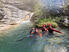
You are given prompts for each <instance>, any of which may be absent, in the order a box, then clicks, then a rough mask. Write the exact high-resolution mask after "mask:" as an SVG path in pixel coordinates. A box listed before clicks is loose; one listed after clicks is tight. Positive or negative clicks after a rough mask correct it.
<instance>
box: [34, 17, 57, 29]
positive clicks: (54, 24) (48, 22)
mask: <svg viewBox="0 0 69 52" xmlns="http://www.w3.org/2000/svg"><path fill="white" fill-rule="evenodd" d="M44 24H45V25H46V26H49V25H48V24H52V27H54V28H56V27H57V26H58V25H57V23H56V22H55V20H53V19H50V18H49V19H45V18H44V19H43V18H41V19H39V20H38V22H37V23H36V24H35V26H38V27H42V26H43V25H44Z"/></svg>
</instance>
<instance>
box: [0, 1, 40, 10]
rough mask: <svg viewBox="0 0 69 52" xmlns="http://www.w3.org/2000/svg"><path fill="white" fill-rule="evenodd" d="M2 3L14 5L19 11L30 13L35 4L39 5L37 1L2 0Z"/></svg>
mask: <svg viewBox="0 0 69 52" xmlns="http://www.w3.org/2000/svg"><path fill="white" fill-rule="evenodd" d="M1 1H2V3H4V4H9V5H14V6H15V7H17V8H19V9H23V10H29V11H32V10H33V7H34V4H36V3H37V0H1ZM38 2H39V0H38Z"/></svg>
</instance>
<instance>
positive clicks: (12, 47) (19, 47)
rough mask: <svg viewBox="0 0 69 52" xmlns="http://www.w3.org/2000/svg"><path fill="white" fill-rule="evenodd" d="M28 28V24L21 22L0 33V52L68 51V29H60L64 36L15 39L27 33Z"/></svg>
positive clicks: (29, 27)
mask: <svg viewBox="0 0 69 52" xmlns="http://www.w3.org/2000/svg"><path fill="white" fill-rule="evenodd" d="M30 29H31V26H30V25H27V24H25V25H24V24H23V25H21V26H20V27H18V28H17V29H14V30H12V31H8V32H6V33H3V34H1V35H3V36H0V52H69V51H68V49H69V48H68V45H69V42H68V41H69V36H68V33H69V30H62V31H63V32H65V33H64V36H59V37H58V36H57V37H55V36H54V37H49V38H48V37H43V38H42V39H40V38H36V39H34V38H27V39H24V40H22V41H17V40H19V39H22V38H23V37H25V36H26V35H29V31H30ZM58 50H59V51H58Z"/></svg>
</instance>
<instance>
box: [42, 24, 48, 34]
mask: <svg viewBox="0 0 69 52" xmlns="http://www.w3.org/2000/svg"><path fill="white" fill-rule="evenodd" d="M41 30H42V34H45V33H47V32H48V30H47V28H46V25H43V27H42V28H41Z"/></svg>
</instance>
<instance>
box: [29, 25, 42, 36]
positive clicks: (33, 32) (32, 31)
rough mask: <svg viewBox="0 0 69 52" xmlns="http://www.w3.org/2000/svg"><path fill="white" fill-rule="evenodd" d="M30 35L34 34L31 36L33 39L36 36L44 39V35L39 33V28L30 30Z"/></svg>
mask: <svg viewBox="0 0 69 52" xmlns="http://www.w3.org/2000/svg"><path fill="white" fill-rule="evenodd" d="M30 34H33V35H30V36H32V37H33V36H36V35H39V36H40V37H42V33H40V32H39V28H38V27H37V26H36V27H35V28H32V29H31V30H30Z"/></svg>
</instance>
